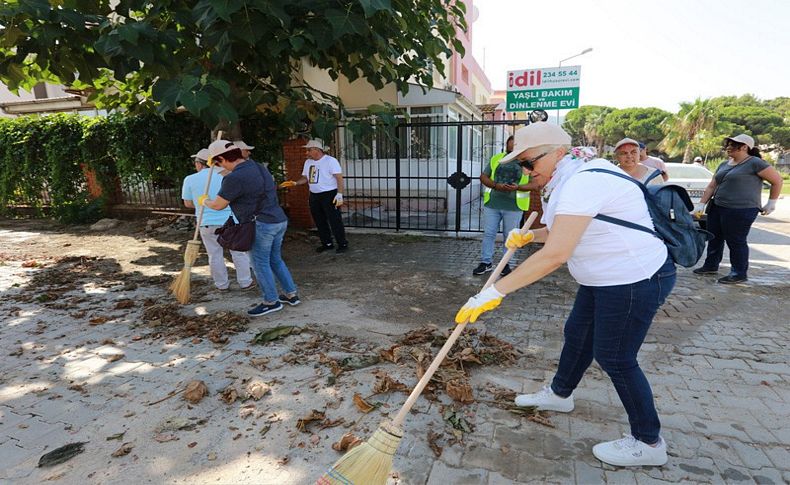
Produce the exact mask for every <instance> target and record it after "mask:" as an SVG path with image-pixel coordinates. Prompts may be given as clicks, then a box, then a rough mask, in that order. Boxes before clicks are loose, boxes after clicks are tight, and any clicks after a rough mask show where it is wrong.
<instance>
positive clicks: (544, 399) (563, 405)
mask: <svg viewBox="0 0 790 485" xmlns="http://www.w3.org/2000/svg"><path fill="white" fill-rule="evenodd" d="M516 406H522V407H523V406H536V407H537V408H538V410H539V411H559V412H561V413H569V412H571V411H573V394H571V395H570V396H568V397H565V398H563V397H560V396H558V395H556V394H554V391H552V390H551V386H544V387H543V389H541V390H540V391H538V392H536V393H534V394H521V395H519V396H516Z"/></svg>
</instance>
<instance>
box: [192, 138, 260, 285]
mask: <svg viewBox="0 0 790 485" xmlns="http://www.w3.org/2000/svg"><path fill="white" fill-rule="evenodd" d="M192 158H193V159H194V160H195V162H194V163H195V172H196V173H193V174H192V175H187V177H186V178H185V179H184V184H183V186H182V188H181V199H183V201H184V206H185V207H189V208H190V209H195V215H197V212H198V210H199V207H200V204H199V203H198V199H199V198H200V196H202V195H203V191H204V190H205V188H206V182H207V181H208V180H207V179H208V176H209V171H211V170H214V173H213V174H212V176H211V185H210V186H209V189H208V196H209V198H212V199H213V198H214V197H216V196H217V194H218V193H219V189H220V187H222V174H221V173H219V170H217V169H215V168H209V166H208V162H207V160H208V158H209V153H208V150H207V149H205V148H203V149H201V150H200V151H199V152H197V153H196V154H194V155H192ZM220 170H221V169H220ZM231 216H233V213H232V212H231V210H230V207H226V208H225V209H222V210H214V209H209V208H205V209H204V210H203V219H202V220H201V222H200V239H202V240H203V246H204V247H205V248H206V254H208V265H209V268H210V269H211V278H212V279H213V280H214V285H215V286H216V287H217V289H219V290H227V289H228V288H229V287H230V281H229V280H228V268H227V267H226V266H225V255H224V252H225V250H224V249H223V248H222V246H220V245H219V243H218V242H217V234H215V232H214V231H216V230H217V229H219V228H220V227H222V225H223V224H224V223H225V221H227V220H228V217H231ZM234 219H235V217H234ZM230 257H231V259H232V260H233V267H234V268H236V281H238V283H239V287H241V288H242V289H245V290H246V289H247V288H253V287H254V286H255V281H254V280H253V279H252V268H251V266H252V265H251V263H250V256H249V254H248V253H247V252H242V251H230Z"/></svg>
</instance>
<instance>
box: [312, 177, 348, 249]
mask: <svg viewBox="0 0 790 485" xmlns="http://www.w3.org/2000/svg"><path fill="white" fill-rule="evenodd" d="M335 195H337V190H329V191H327V192H320V193H317V194H314V193H312V192H310V214H311V215H312V216H313V222H315V227H316V229H318V237H319V238H321V244H323V245H324V246H331V245H332V236H333V235H334V236H335V241H337V245H338V246H339V247H345V246H348V241H347V240H346V229H345V228H344V227H343V219H342V218H341V216H340V209H338V208H337V207H335V205H334V204H333V203H332V200H333V199H334V198H335Z"/></svg>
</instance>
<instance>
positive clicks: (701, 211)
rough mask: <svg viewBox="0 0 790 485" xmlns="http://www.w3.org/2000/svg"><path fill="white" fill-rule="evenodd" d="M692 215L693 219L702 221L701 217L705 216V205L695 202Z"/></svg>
mask: <svg viewBox="0 0 790 485" xmlns="http://www.w3.org/2000/svg"><path fill="white" fill-rule="evenodd" d="M692 214H694V218H695V219H702V216H703V215H705V203H704V202H697V203H696V204H694V211H693V212H692Z"/></svg>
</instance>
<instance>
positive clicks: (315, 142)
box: [304, 138, 326, 151]
mask: <svg viewBox="0 0 790 485" xmlns="http://www.w3.org/2000/svg"><path fill="white" fill-rule="evenodd" d="M304 148H305V150H307V149H308V148H318V149H319V150H321V151H325V150H326V148H325V147H324V140H322V139H320V138H313V139H312V140H310V141H308V142H307V144H306V145H305V146H304Z"/></svg>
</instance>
